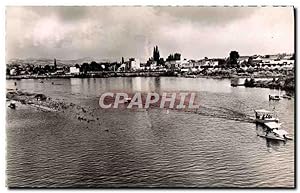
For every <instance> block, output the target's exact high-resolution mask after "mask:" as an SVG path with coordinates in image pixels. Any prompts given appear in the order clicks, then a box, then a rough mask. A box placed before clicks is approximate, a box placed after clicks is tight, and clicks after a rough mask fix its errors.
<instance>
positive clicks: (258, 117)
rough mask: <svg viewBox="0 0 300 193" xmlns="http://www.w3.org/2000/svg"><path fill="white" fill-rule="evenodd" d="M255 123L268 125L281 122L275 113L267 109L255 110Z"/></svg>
mask: <svg viewBox="0 0 300 193" xmlns="http://www.w3.org/2000/svg"><path fill="white" fill-rule="evenodd" d="M254 112H255V122H257V123H262V124H264V123H268V122H277V123H278V122H279V120H278V118H276V117H275V116H274V113H272V112H271V111H267V110H265V109H259V110H254Z"/></svg>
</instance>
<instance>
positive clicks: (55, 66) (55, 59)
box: [54, 58, 56, 69]
mask: <svg viewBox="0 0 300 193" xmlns="http://www.w3.org/2000/svg"><path fill="white" fill-rule="evenodd" d="M54 69H56V59H55V58H54Z"/></svg>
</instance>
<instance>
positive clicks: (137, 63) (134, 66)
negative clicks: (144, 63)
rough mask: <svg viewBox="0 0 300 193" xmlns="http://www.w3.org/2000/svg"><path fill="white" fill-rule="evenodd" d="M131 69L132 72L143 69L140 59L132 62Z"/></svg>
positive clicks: (134, 59) (133, 59)
mask: <svg viewBox="0 0 300 193" xmlns="http://www.w3.org/2000/svg"><path fill="white" fill-rule="evenodd" d="M130 69H131V70H138V69H141V62H140V60H139V59H136V58H132V59H131V60H130Z"/></svg>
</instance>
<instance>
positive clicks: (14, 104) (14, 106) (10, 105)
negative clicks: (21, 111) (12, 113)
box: [8, 101, 16, 109]
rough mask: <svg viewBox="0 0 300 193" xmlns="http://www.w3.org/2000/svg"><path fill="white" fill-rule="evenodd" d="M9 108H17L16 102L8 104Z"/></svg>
mask: <svg viewBox="0 0 300 193" xmlns="http://www.w3.org/2000/svg"><path fill="white" fill-rule="evenodd" d="M8 107H9V108H11V109H16V103H15V102H14V101H12V102H11V103H10V104H9V105H8Z"/></svg>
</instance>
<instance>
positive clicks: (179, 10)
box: [6, 7, 294, 60]
mask: <svg viewBox="0 0 300 193" xmlns="http://www.w3.org/2000/svg"><path fill="white" fill-rule="evenodd" d="M293 27H294V20H293V8H272V7H267V8H241V7H239V8H234V7H230V8H228V7H227V8H221V7H217V8H216V7H7V9H6V53H7V58H8V59H9V58H16V57H17V58H29V57H48V58H54V57H56V58H61V59H76V58H82V57H96V58H102V59H111V60H120V58H121V57H122V56H124V57H126V58H128V57H137V58H140V59H141V60H146V59H147V58H148V57H150V56H151V54H152V49H153V46H154V45H158V46H159V48H160V52H161V55H162V56H163V57H167V55H169V54H170V53H174V52H181V53H182V55H183V56H184V57H186V58H194V59H197V58H202V57H204V56H207V57H213V56H216V57H219V56H222V57H225V56H227V55H228V53H229V52H230V50H232V49H233V50H238V51H240V53H241V55H245V54H255V53H261V54H267V53H274V52H275V53H277V52H293V44H294V39H293V36H294V29H293Z"/></svg>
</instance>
